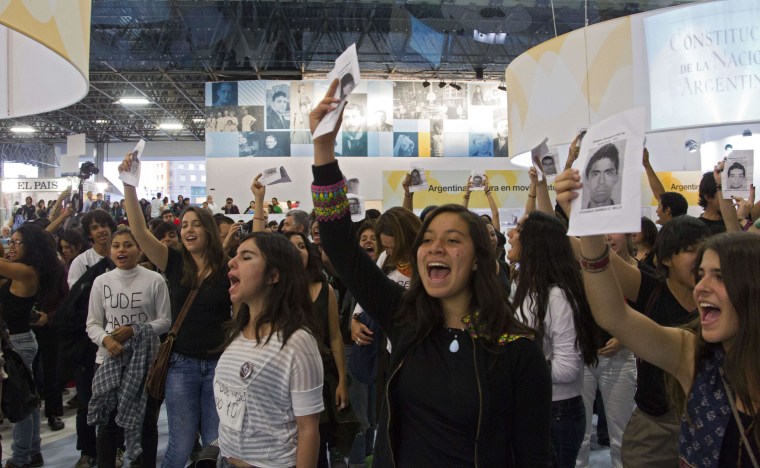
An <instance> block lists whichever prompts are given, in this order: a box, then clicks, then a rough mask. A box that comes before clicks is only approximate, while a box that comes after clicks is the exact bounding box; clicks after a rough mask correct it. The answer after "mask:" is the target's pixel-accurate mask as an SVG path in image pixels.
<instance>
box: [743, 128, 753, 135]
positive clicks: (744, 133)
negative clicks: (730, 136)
mask: <svg viewBox="0 0 760 468" xmlns="http://www.w3.org/2000/svg"><path fill="white" fill-rule="evenodd" d="M742 136H745V137H751V136H752V130H750V129H748V128H747V129H745V130H744V132H743V133H742Z"/></svg>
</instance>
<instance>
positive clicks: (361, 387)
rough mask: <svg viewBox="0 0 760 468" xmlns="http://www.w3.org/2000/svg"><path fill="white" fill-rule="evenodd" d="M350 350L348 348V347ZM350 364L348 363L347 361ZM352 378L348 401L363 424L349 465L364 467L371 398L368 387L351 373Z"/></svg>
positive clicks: (354, 444)
mask: <svg viewBox="0 0 760 468" xmlns="http://www.w3.org/2000/svg"><path fill="white" fill-rule="evenodd" d="M346 348H348V346H347V347H346ZM346 362H348V361H346ZM349 375H350V376H351V379H350V384H349V385H348V399H349V401H351V406H352V407H353V408H354V414H356V417H357V419H359V422H360V423H361V427H360V428H359V433H358V434H356V438H355V439H354V443H353V445H352V446H351V452H350V453H349V454H348V463H349V464H351V465H363V464H364V460H365V459H366V458H367V457H366V455H365V435H364V433H365V432H366V431H367V429H368V428H369V413H368V411H369V401H368V399H369V396H368V389H367V387H368V385H367V384H364V383H361V382H359V381H358V380H356V379H355V378H353V376H352V375H351V373H350V372H349Z"/></svg>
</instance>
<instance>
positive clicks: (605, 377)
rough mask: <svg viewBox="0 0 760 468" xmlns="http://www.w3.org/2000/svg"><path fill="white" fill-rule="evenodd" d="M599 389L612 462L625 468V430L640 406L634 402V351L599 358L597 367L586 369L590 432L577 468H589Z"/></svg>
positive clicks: (622, 351) (587, 428)
mask: <svg viewBox="0 0 760 468" xmlns="http://www.w3.org/2000/svg"><path fill="white" fill-rule="evenodd" d="M597 388H599V390H600V391H601V393H602V401H603V402H604V415H605V416H606V419H607V432H608V433H609V435H610V460H611V463H612V467H613V468H622V466H623V462H622V460H621V457H620V447H621V446H622V443H623V431H625V426H627V425H628V419H629V418H630V417H631V413H633V409H634V408H635V407H636V403H634V401H633V395H634V394H635V393H636V360H635V359H634V357H633V353H632V352H631V351H630V350H628V349H626V348H621V349H620V351H618V352H617V354H615V355H614V356H611V357H604V356H599V363H598V364H597V365H596V366H594V367H589V366H585V369H584V376H583V403H584V405H585V406H586V433H585V435H584V436H583V443H582V444H581V450H580V452H579V453H578V458H577V459H576V466H577V467H578V468H587V467H588V466H589V462H588V459H589V449H590V446H591V430H592V429H593V428H592V416H593V412H592V410H593V406H594V396H595V394H596V389H597ZM600 417H601V416H600ZM597 424H599V423H597Z"/></svg>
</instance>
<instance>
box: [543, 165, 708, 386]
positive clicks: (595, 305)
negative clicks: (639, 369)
mask: <svg viewBox="0 0 760 468" xmlns="http://www.w3.org/2000/svg"><path fill="white" fill-rule="evenodd" d="M561 182H562V184H563V188H564V187H566V186H571V187H572V190H561V191H558V192H557V199H558V201H559V202H560V203H569V202H570V200H572V199H573V198H575V197H577V196H578V192H575V191H573V190H575V189H580V188H581V183H580V179H579V178H578V180H573V179H564V180H562V181H561ZM571 182H574V183H571ZM580 253H581V256H582V258H583V261H582V262H581V265H582V266H583V285H584V288H585V290H586V296H587V298H588V302H589V305H590V306H591V312H592V314H593V315H594V320H596V323H598V324H599V326H601V327H602V328H604V329H605V330H607V331H608V332H609V333H610V334H611V335H612V336H614V337H616V338H617V339H619V340H620V342H621V343H623V345H624V346H626V347H628V348H629V349H630V350H632V351H633V353H634V354H636V355H637V356H638V357H640V358H641V359H644V360H645V361H648V362H650V363H652V364H654V365H655V366H657V367H660V368H661V369H663V370H665V371H666V372H669V373H671V374H673V375H674V376H675V377H676V378H677V379H678V381H679V382H680V383H681V386H682V387H683V388H684V390H688V389H689V386H690V385H691V380H692V376H693V368H692V364H693V351H694V335H692V334H690V333H688V332H686V331H685V330H681V329H677V328H669V327H662V326H660V325H658V324H656V323H655V322H654V321H652V320H651V319H649V318H648V317H646V316H645V315H643V314H640V313H638V312H636V311H635V310H633V309H631V308H630V307H629V306H628V305H627V304H626V303H625V299H624V296H623V291H622V289H621V288H620V284H618V280H617V277H616V275H615V270H614V269H612V268H609V266H610V263H611V261H612V257H611V255H610V248H609V246H607V245H606V244H605V242H604V238H603V236H586V237H581V240H580Z"/></svg>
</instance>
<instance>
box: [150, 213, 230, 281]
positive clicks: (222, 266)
mask: <svg viewBox="0 0 760 468" xmlns="http://www.w3.org/2000/svg"><path fill="white" fill-rule="evenodd" d="M188 211H192V212H193V213H195V214H196V216H198V220H200V222H201V226H202V228H203V232H205V233H206V236H205V237H206V246H205V250H204V252H203V258H204V259H205V260H206V268H208V270H209V271H210V272H211V274H212V275H215V274H221V273H223V272H226V271H227V256H226V255H225V254H224V251H223V250H222V241H221V239H220V238H219V230H218V229H217V227H216V222H214V218H212V217H211V215H210V214H209V213H208V212H207V211H206V210H203V209H200V208H197V207H195V206H188V207H187V208H185V210H184V211H183V212H182V217H181V218H180V220H181V219H182V218H184V217H185V215H186V214H187V212H188ZM162 222H163V221H162ZM180 224H181V223H180ZM179 253H180V255H182V279H181V280H180V282H181V283H182V285H183V286H185V287H187V288H196V287H198V285H199V284H200V281H201V280H200V279H199V278H198V265H196V264H195V260H193V256H192V254H191V253H190V252H189V251H188V250H187V249H186V248H185V243H184V242H180V244H179Z"/></svg>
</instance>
